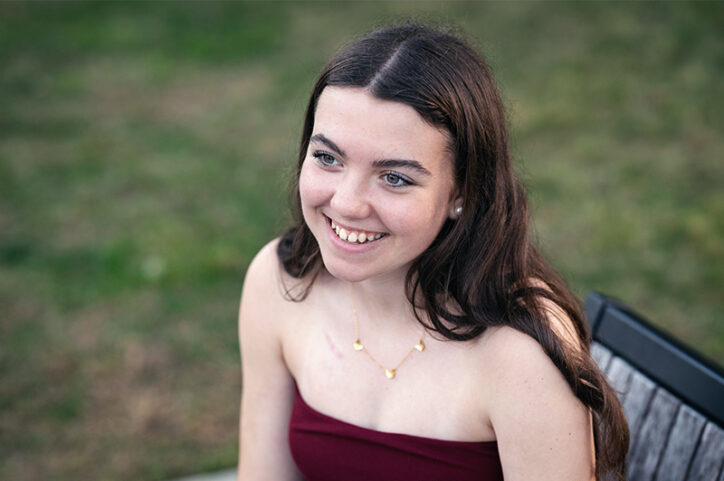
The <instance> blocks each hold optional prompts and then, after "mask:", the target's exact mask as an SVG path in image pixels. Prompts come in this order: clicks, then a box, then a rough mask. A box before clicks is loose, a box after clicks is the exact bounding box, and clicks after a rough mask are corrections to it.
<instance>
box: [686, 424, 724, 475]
mask: <svg viewBox="0 0 724 481" xmlns="http://www.w3.org/2000/svg"><path fill="white" fill-rule="evenodd" d="M722 463H724V430H722V429H721V428H719V427H718V426H717V425H716V424H714V423H712V422H708V423H706V426H705V427H704V433H703V434H702V435H701V443H700V444H699V448H698V449H697V450H696V454H695V455H694V461H693V462H692V463H691V469H690V470H689V476H688V477H687V478H686V479H687V481H710V480H712V479H717V476H720V477H719V479H722V476H724V474H722Z"/></svg>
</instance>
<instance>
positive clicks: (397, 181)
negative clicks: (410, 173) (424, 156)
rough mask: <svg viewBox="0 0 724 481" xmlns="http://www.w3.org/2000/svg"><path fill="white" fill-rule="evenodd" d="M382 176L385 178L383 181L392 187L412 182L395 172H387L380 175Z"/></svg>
mask: <svg viewBox="0 0 724 481" xmlns="http://www.w3.org/2000/svg"><path fill="white" fill-rule="evenodd" d="M382 178H383V179H384V180H385V182H387V184H389V185H391V186H392V187H404V186H406V185H411V184H412V182H411V181H410V180H409V179H407V178H406V177H403V176H402V175H400V174H398V173H396V172H387V173H386V174H384V175H383V176H382Z"/></svg>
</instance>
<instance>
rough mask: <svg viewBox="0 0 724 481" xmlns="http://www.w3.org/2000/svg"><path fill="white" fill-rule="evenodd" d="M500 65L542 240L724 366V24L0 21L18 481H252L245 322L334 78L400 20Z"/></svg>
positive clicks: (8, 330)
mask: <svg viewBox="0 0 724 481" xmlns="http://www.w3.org/2000/svg"><path fill="white" fill-rule="evenodd" d="M403 17H404V18H417V19H423V20H431V21H434V22H439V23H445V22H448V21H452V22H456V23H458V24H460V25H461V26H462V27H463V28H464V30H465V31H467V32H468V34H469V35H470V36H471V37H472V39H473V41H474V42H476V43H477V44H478V45H479V46H480V47H481V49H482V50H483V51H484V52H485V55H486V56H487V58H488V59H489V60H490V62H491V63H492V65H493V67H494V70H495V72H496V74H497V76H498V79H499V80H500V83H501V87H502V90H503V94H504V97H505V99H506V103H507V105H508V108H509V115H510V120H511V125H512V134H513V144H514V151H515V155H516V159H517V160H518V170H519V171H520V172H521V175H522V176H523V178H524V179H525V181H526V183H527V185H528V187H529V190H530V197H531V202H532V205H533V211H534V219H535V225H536V235H537V237H538V239H539V242H540V243H541V245H542V247H543V250H544V251H545V252H546V253H547V255H548V257H549V258H550V259H551V261H552V262H553V263H554V265H556V266H557V267H558V268H559V269H560V270H561V271H562V272H563V273H564V274H565V276H566V277H567V278H568V279H569V281H570V282H571V284H572V286H573V287H574V289H575V290H576V291H577V292H579V293H580V294H582V295H583V294H585V292H586V291H589V290H593V289H595V290H600V291H603V292H606V293H609V294H613V295H615V296H617V297H619V298H621V299H623V300H625V301H627V302H628V303H629V304H631V305H632V306H633V307H634V308H636V309H637V310H639V311H641V312H642V313H645V314H646V315H647V316H648V317H649V318H650V319H651V320H652V321H654V322H655V323H656V324H658V325H660V326H662V327H663V328H665V329H666V330H668V331H670V332H672V333H673V334H674V335H676V336H677V337H678V338H681V339H683V340H684V341H685V342H686V343H687V344H689V345H691V346H693V347H694V348H696V349H697V350H699V351H701V352H703V353H705V354H706V355H707V356H709V357H711V358H713V359H715V360H717V361H718V362H720V363H722V362H724V323H722V322H721V321H720V318H721V313H722V312H723V311H724V296H723V295H722V286H723V285H724V261H723V260H722V259H724V191H722V189H721V185H722V184H723V183H724V164H723V163H722V162H721V158H722V156H723V154H724V149H723V146H724V140H722V138H721V132H722V131H724V125H723V124H724V117H723V116H722V115H721V111H722V108H723V107H724V105H723V102H722V99H723V98H724V96H723V95H722V94H724V92H723V91H722V90H723V87H722V85H721V78H722V74H724V54H723V49H722V45H724V34H722V33H721V28H720V26H721V25H722V20H724V7H722V6H721V5H720V4H714V3H635V4H626V3H614V4H603V3H593V4H588V3H586V4H574V3H538V2H531V3H527V2H522V3H455V2H440V3H438V2H435V3H420V2H415V3H412V2H409V3H407V2H403V3H376V2H362V3H344V4H334V3H322V2H317V3H203V4H201V3H198V4H197V3H166V2H159V3H90V4H89V3H52V4H44V3H3V4H0V65H2V68H0V312H2V319H1V320H0V339H2V345H1V347H0V376H1V377H2V383H0V459H3V462H2V463H0V478H2V479H17V480H36V479H37V480H40V479H43V480H45V479H58V480H66V479H67V480H70V479H98V480H106V479H108V480H118V479H134V480H135V479H146V480H162V479H167V478H170V477H174V476H179V475H183V474H188V473H194V472H198V471H203V470H211V469H217V468H222V467H227V466H231V465H233V464H234V463H235V462H236V446H237V444H236V443H237V439H236V436H237V432H236V425H237V421H238V419H237V416H238V401H239V390H240V387H241V380H240V376H239V366H238V346H237V344H236V310H237V306H238V297H239V293H240V290H241V286H242V281H243V275H244V271H245V268H246V266H247V265H248V263H249V261H250V260H251V258H252V257H253V255H254V254H255V252H256V251H257V250H258V249H259V247H260V246H261V245H263V244H264V243H265V242H266V241H267V240H269V239H270V238H272V237H273V236H275V235H278V234H279V233H280V232H281V230H282V229H283V226H284V225H285V219H286V216H287V195H286V188H287V185H288V183H289V179H290V174H291V171H292V165H293V163H294V158H295V148H296V144H297V140H298V136H299V129H300V125H301V119H302V114H303V109H304V107H305V102H306V96H307V95H308V92H309V90H310V88H311V85H312V82H313V81H314V78H315V76H316V74H317V73H318V71H319V69H320V68H321V66H322V64H323V63H324V61H325V60H326V59H327V58H328V57H329V56H330V55H331V54H332V53H333V52H334V51H335V50H337V49H338V48H339V46H340V45H341V44H342V43H344V42H347V41H349V40H350V39H351V38H352V37H354V36H355V35H357V34H360V33H362V32H365V31H368V30H369V29H370V28H372V27H373V26H375V25H380V24H383V23H385V22H387V21H389V20H392V19H400V18H403Z"/></svg>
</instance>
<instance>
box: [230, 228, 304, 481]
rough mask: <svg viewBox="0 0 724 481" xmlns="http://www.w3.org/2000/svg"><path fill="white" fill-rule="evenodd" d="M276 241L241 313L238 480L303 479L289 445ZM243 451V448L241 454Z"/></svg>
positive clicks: (247, 286) (255, 264)
mask: <svg viewBox="0 0 724 481" xmlns="http://www.w3.org/2000/svg"><path fill="white" fill-rule="evenodd" d="M277 244H278V240H276V239H275V240H273V241H271V242H270V243H268V244H267V245H266V246H264V247H263V248H262V249H261V250H260V251H259V253H258V254H257V255H256V257H255V258H254V260H253V261H252V262H251V264H250V265H249V268H248V270H247V273H246V278H245V280H244V289H243V292H242V296H241V307H240V309H239V342H240V346H241V364H242V379H243V390H242V397H241V435H240V455H239V464H240V468H239V479H243V480H247V479H254V480H266V479H270V480H271V479H274V480H291V479H299V478H300V476H299V474H298V473H297V471H296V468H295V466H294V463H293V461H292V458H291V454H290V452H289V447H288V445H287V443H286V429H287V425H288V420H289V413H290V412H291V409H292V403H293V394H294V384H293V379H292V376H291V374H290V372H289V369H288V367H287V364H286V362H285V359H284V353H283V349H282V332H283V324H282V322H281V321H280V320H281V319H283V318H284V316H283V315H280V314H281V313H282V311H283V309H285V308H286V305H287V304H291V303H288V302H286V301H285V300H284V296H283V295H282V290H281V288H280V284H281V282H280V281H281V279H282V276H283V275H284V274H283V273H282V272H281V265H280V263H279V260H278V258H277V255H276V246H277ZM242 446H243V449H242Z"/></svg>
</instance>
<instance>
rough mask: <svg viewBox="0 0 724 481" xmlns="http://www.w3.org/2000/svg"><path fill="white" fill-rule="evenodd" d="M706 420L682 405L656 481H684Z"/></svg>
mask: <svg viewBox="0 0 724 481" xmlns="http://www.w3.org/2000/svg"><path fill="white" fill-rule="evenodd" d="M704 424H706V419H705V418H704V416H702V415H701V414H699V413H698V412H696V411H694V410H693V409H692V408H690V407H689V406H687V405H686V404H682V405H681V408H680V409H679V413H678V414H677V416H676V421H675V422H674V427H673V428H672V430H671V433H670V434H669V440H668V442H667V443H666V449H665V450H664V455H663V456H662V457H661V463H660V464H659V468H658V471H657V476H656V481H684V480H685V479H686V471H687V470H688V468H689V465H690V464H691V460H692V458H693V457H694V451H695V450H696V446H697V443H698V442H699V438H701V434H702V431H703V430H704Z"/></svg>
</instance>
